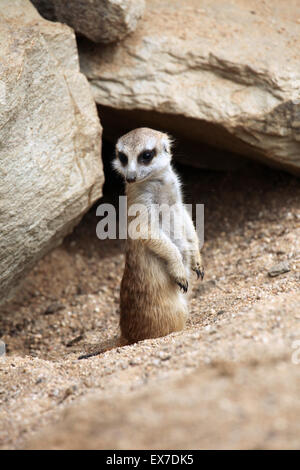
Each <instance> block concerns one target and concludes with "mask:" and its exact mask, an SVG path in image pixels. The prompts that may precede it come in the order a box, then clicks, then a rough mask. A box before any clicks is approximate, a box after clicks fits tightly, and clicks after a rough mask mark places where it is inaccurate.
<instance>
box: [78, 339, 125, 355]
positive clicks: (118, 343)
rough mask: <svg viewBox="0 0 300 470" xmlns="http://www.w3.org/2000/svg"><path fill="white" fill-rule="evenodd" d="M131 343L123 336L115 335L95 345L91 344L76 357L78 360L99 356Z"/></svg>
mask: <svg viewBox="0 0 300 470" xmlns="http://www.w3.org/2000/svg"><path fill="white" fill-rule="evenodd" d="M129 344H131V343H130V342H129V341H127V339H125V338H123V337H122V336H121V337H120V336H115V337H114V338H110V339H108V340H106V341H103V343H100V344H98V345H97V346H93V347H91V348H89V350H88V351H87V352H86V353H85V354H81V355H80V356H79V357H78V360H81V359H89V358H90V357H94V356H99V355H100V354H103V353H105V352H107V351H111V350H112V349H115V348H120V347H122V346H127V345H129Z"/></svg>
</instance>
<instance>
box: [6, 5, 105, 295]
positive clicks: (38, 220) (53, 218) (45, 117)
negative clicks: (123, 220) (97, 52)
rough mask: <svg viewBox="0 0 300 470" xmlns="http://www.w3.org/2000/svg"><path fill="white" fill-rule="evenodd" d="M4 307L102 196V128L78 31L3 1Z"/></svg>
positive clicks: (28, 8) (21, 6) (29, 9)
mask: <svg viewBox="0 0 300 470" xmlns="http://www.w3.org/2000/svg"><path fill="white" fill-rule="evenodd" d="M0 44H1V46H0V57H1V58H0V62H1V69H0V141H1V148H0V232H1V236H0V303H1V302H2V301H3V300H4V299H5V298H6V297H7V295H8V294H9V293H10V291H11V290H12V289H14V287H15V286H16V284H17V283H18V281H19V280H20V279H22V278H23V277H24V273H25V272H26V271H28V270H29V268H30V267H31V266H32V265H33V264H34V263H35V262H36V261H37V260H38V259H39V258H41V257H42V256H43V255H44V254H45V252H47V251H48V250H49V249H51V248H52V247H53V246H55V245H57V244H58V243H59V242H60V241H61V239H62V238H63V236H64V235H66V234H67V233H68V232H70V231H71V230H72V228H73V227H74V225H75V224H76V223H77V222H78V221H79V220H80V218H81V216H82V215H83V214H84V212H85V211H86V210H87V209H88V208H89V207H90V206H91V204H92V203H93V202H94V201H95V200H96V199H97V198H98V197H99V196H100V195H101V184H102V180H103V176H102V164H101V156H100V151H101V143H100V142H101V141H100V139H101V126H100V124H99V119H98V116H97V112H96V106H95V103H94V101H93V98H92V95H91V92H90V87H89V84H88V82H87V80H86V78H85V77H84V75H82V74H81V73H80V72H79V65H78V55H77V50H76V43H75V38H74V33H73V31H72V30H71V29H70V28H69V27H67V26H64V25H60V24H52V23H50V22H48V21H45V20H44V19H42V18H41V17H40V16H39V14H38V13H37V11H36V10H35V9H34V7H33V6H32V5H31V4H30V2H29V1H24V0H22V1H20V0H1V1H0Z"/></svg>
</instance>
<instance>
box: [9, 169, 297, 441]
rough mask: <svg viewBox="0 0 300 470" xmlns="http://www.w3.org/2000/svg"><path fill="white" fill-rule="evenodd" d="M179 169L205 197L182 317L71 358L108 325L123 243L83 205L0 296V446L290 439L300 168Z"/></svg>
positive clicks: (112, 330) (194, 196) (110, 332)
mask: <svg viewBox="0 0 300 470" xmlns="http://www.w3.org/2000/svg"><path fill="white" fill-rule="evenodd" d="M180 173H181V174H182V176H183V180H184V182H185V183H186V184H185V194H186V200H187V202H192V201H193V202H198V203H204V204H205V244H204V248H203V257H204V262H205V267H206V275H205V279H204V281H203V283H200V282H197V281H196V280H194V282H193V284H192V287H191V288H192V296H191V303H190V311H191V315H190V319H189V321H188V324H187V327H186V329H185V330H184V331H182V332H180V333H176V334H173V335H170V336H168V337H165V338H160V339H156V340H147V341H143V342H140V343H138V344H135V345H131V346H126V347H122V348H114V349H112V350H110V351H107V352H106V353H104V354H102V355H100V356H97V357H93V358H90V359H88V360H82V361H78V360H77V357H78V355H79V354H81V353H83V352H85V351H89V350H90V348H93V347H95V346H96V345H99V344H102V343H103V342H105V341H106V340H108V339H110V338H112V337H113V336H115V335H117V334H118V314H119V306H118V298H119V285H120V280H121V276H122V270H123V264H124V258H123V245H122V243H121V242H119V241H102V242H100V241H99V240H98V239H97V237H96V233H95V229H96V224H97V222H98V219H97V217H96V216H95V209H96V208H95V207H94V208H93V209H92V210H91V211H90V212H89V213H88V214H87V215H86V216H85V217H84V219H83V220H82V222H81V223H80V225H79V226H78V227H77V228H76V230H75V231H74V233H73V234H72V235H71V236H70V237H68V238H67V239H66V240H65V242H64V244H63V245H62V246H61V247H59V248H58V249H56V250H55V251H53V252H52V253H51V254H49V255H48V256H47V257H45V258H44V259H43V260H42V261H41V262H40V263H39V264H38V265H37V267H36V268H35V269H34V270H33V272H32V273H31V274H30V275H29V276H28V277H27V278H26V279H25V280H24V283H23V286H22V289H21V290H20V292H19V294H18V295H17V297H16V299H15V301H14V302H11V303H10V304H8V305H6V306H5V307H3V308H1V312H0V338H1V339H2V341H4V342H5V343H6V345H7V355H6V357H4V356H2V357H0V448H4V449H16V448H24V447H33V448H114V449H124V448H125V449H126V448H128V449H130V448H146V449H147V448H177V449H178V448H299V446H300V419H299V418H300V398H299V397H300V353H299V354H298V349H300V295H299V281H300V274H299V265H300V242H299V240H300V185H299V180H297V179H296V178H295V177H293V176H290V175H288V174H285V173H282V172H278V171H275V170H271V169H267V168H264V167H261V166H258V165H257V166H256V165H253V166H251V167H250V168H247V169H245V170H240V171H239V172H233V173H216V172H208V171H207V172H206V171H205V172H204V171H203V172H200V171H197V172H195V171H194V170H191V169H188V168H184V167H180ZM281 261H285V262H288V264H289V268H290V271H289V272H286V273H283V274H280V275H278V276H276V277H270V276H269V275H268V271H269V270H270V268H272V266H274V265H276V264H277V263H278V262H281ZM297 341H299V343H297ZM298 359H299V360H298ZM298 362H299V365H298Z"/></svg>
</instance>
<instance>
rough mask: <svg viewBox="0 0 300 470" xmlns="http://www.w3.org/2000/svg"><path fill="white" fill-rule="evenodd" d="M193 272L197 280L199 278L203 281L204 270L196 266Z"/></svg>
mask: <svg viewBox="0 0 300 470" xmlns="http://www.w3.org/2000/svg"><path fill="white" fill-rule="evenodd" d="M193 271H195V273H196V274H197V279H199V278H200V277H201V281H203V278H204V268H201V267H200V266H196V268H194V269H193Z"/></svg>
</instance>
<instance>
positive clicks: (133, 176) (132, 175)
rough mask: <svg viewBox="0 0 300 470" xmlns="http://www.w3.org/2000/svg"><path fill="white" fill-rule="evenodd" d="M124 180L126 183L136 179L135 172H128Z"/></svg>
mask: <svg viewBox="0 0 300 470" xmlns="http://www.w3.org/2000/svg"><path fill="white" fill-rule="evenodd" d="M126 181H127V183H134V182H135V181H136V173H128V175H127V176H126Z"/></svg>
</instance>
